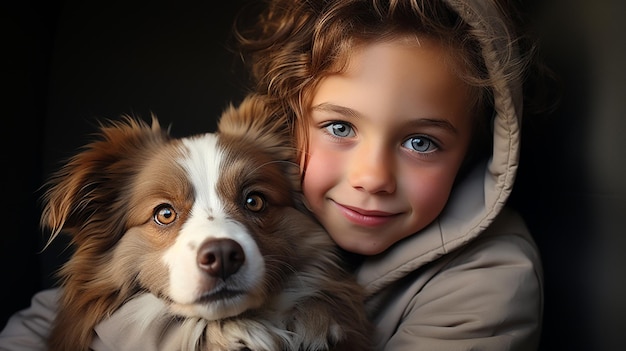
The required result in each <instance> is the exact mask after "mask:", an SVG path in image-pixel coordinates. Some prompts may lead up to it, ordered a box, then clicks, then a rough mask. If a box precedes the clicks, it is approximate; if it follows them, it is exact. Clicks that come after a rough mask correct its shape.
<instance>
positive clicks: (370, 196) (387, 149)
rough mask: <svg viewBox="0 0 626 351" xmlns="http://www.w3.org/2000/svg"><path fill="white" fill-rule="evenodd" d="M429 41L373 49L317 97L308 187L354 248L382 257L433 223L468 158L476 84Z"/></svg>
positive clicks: (315, 207)
mask: <svg viewBox="0 0 626 351" xmlns="http://www.w3.org/2000/svg"><path fill="white" fill-rule="evenodd" d="M420 43H421V45H417V44H416V43H415V42H411V43H408V41H406V40H405V41H400V40H398V41H392V42H385V43H374V44H370V45H367V46H364V47H363V48H362V49H361V50H358V51H356V52H354V53H353V54H352V57H351V59H350V61H349V66H348V69H347V70H346V71H345V72H344V73H342V74H336V75H331V76H328V77H326V78H324V79H323V80H322V81H321V82H320V84H319V85H318V86H317V89H316V90H315V92H314V94H313V99H312V104H311V107H310V110H309V116H308V117H309V121H310V125H309V137H310V139H309V150H308V151H309V155H308V157H309V158H308V163H307V168H306V170H305V175H304V179H303V191H304V195H305V197H306V199H307V202H308V205H309V208H310V209H311V210H312V211H313V212H314V214H315V215H316V217H317V218H318V219H319V220H320V221H321V223H322V224H323V225H324V227H325V228H326V229H327V230H328V232H329V233H330V235H331V237H332V238H333V239H334V240H335V241H336V242H337V244H339V246H341V247H342V248H344V249H346V250H348V251H351V252H355V253H359V254H364V255H375V254H378V253H380V252H382V251H384V250H386V249H387V248H389V247H390V246H391V245H392V244H394V243H396V242H398V241H399V240H401V239H403V238H405V237H408V236H410V235H412V234H414V233H416V232H417V231H419V230H421V229H423V228H424V227H426V226H427V225H428V224H429V223H431V222H432V221H433V220H434V219H435V218H436V217H437V216H438V215H439V213H440V212H441V211H442V209H443V207H444V206H445V204H446V201H447V200H448V196H449V194H450V190H451V188H452V185H453V182H454V179H455V176H456V174H457V171H458V170H459V167H460V165H461V163H462V161H463V157H464V156H465V154H466V151H467V148H468V144H469V141H470V138H471V130H472V117H473V116H472V108H471V106H472V104H471V103H470V98H469V88H468V86H467V85H466V84H465V83H463V82H462V81H461V80H460V79H459V78H458V77H457V76H456V75H454V74H453V72H451V70H450V65H449V57H448V56H446V53H445V51H444V50H443V49H442V48H441V47H440V46H439V45H438V44H437V42H436V41H434V40H430V39H428V38H424V39H422V38H420Z"/></svg>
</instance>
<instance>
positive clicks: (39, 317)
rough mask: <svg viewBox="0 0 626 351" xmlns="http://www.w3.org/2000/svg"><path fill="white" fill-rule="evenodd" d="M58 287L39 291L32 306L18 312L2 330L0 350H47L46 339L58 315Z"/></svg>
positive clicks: (33, 299)
mask: <svg viewBox="0 0 626 351" xmlns="http://www.w3.org/2000/svg"><path fill="white" fill-rule="evenodd" d="M58 297H59V290H58V289H49V290H44V291H41V292H38V293H37V294H35V295H34V296H33V298H32V300H31V305H30V307H28V308H26V309H24V310H21V311H18V312H16V313H15V314H14V315H13V316H11V318H10V319H9V321H8V322H7V325H6V326H5V327H4V329H3V330H2V332H0V350H2V351H22V350H24V351H25V350H29V351H36V350H46V349H47V347H46V339H47V337H48V334H49V333H50V328H51V325H52V321H53V320H54V317H55V315H56V308H57V300H58Z"/></svg>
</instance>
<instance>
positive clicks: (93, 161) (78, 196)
mask: <svg viewBox="0 0 626 351" xmlns="http://www.w3.org/2000/svg"><path fill="white" fill-rule="evenodd" d="M167 140H169V136H168V134H167V131H165V130H162V129H161V127H160V125H159V123H158V121H157V119H156V118H155V117H154V116H153V117H152V125H148V124H147V123H146V122H144V121H141V120H138V119H134V118H131V117H129V116H123V119H122V120H120V121H109V122H108V123H103V124H101V126H100V131H99V133H98V134H97V138H96V140H95V141H93V142H91V143H90V144H87V145H85V146H84V147H83V148H82V149H81V151H80V152H79V153H78V154H76V155H75V156H73V157H72V158H70V159H69V160H68V161H67V163H65V164H64V165H63V166H62V167H61V168H60V169H59V170H58V171H57V172H56V173H54V174H53V175H52V177H51V178H50V179H49V180H48V182H47V183H46V184H45V185H46V191H45V193H44V194H43V197H42V201H43V214H42V218H41V225H42V226H43V227H47V228H50V229H51V230H52V235H51V237H50V241H51V240H52V239H54V237H56V236H57V235H58V234H59V232H61V231H67V232H68V233H70V234H75V233H76V232H78V231H79V230H81V229H85V227H88V226H89V223H97V222H98V221H112V220H111V218H112V217H108V216H112V215H113V213H115V212H114V211H116V210H118V209H119V207H121V206H124V201H123V199H122V197H121V196H120V193H123V192H125V191H126V190H125V189H124V184H128V183H129V182H130V181H131V177H132V176H133V175H134V174H135V173H136V172H137V171H138V158H141V155H142V151H143V152H146V151H148V150H154V149H155V146H157V145H160V144H163V143H164V142H166V141H167ZM116 221H117V222H121V221H119V219H118V220H116ZM118 225H120V226H121V225H122V223H119V224H118Z"/></svg>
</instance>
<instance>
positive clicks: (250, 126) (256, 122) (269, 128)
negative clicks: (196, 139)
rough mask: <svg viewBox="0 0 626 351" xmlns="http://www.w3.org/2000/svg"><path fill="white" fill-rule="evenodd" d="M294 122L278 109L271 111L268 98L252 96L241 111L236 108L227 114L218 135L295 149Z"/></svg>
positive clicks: (229, 108) (230, 108) (242, 104)
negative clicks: (293, 139)
mask: <svg viewBox="0 0 626 351" xmlns="http://www.w3.org/2000/svg"><path fill="white" fill-rule="evenodd" d="M291 128H292V125H291V121H290V120H289V119H288V118H287V116H285V115H284V114H281V113H279V111H278V109H276V108H272V107H270V104H268V103H267V98H265V97H263V96H261V95H257V94H250V95H248V96H246V97H245V98H244V100H243V101H242V102H241V104H240V105H239V106H237V107H235V106H233V105H232V104H231V105H230V106H229V107H228V108H227V109H226V110H225V111H224V113H223V114H222V116H221V117H220V120H219V123H218V132H219V133H220V134H222V135H224V136H229V137H230V136H232V137H234V138H238V139H240V140H242V139H243V140H251V141H255V142H257V143H261V144H265V142H264V141H265V139H267V138H271V139H272V140H271V141H270V140H268V141H267V142H268V143H270V144H271V143H276V142H280V143H282V144H283V145H282V146H289V147H291V146H292V139H291V135H292V131H291Z"/></svg>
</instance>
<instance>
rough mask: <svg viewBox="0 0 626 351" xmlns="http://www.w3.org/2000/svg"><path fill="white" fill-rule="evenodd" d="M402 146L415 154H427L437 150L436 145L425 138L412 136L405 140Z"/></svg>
mask: <svg viewBox="0 0 626 351" xmlns="http://www.w3.org/2000/svg"><path fill="white" fill-rule="evenodd" d="M402 146H404V147H406V148H408V149H411V150H413V151H416V152H421V153H429V152H433V151H436V150H437V149H439V147H438V146H437V144H436V143H435V142H434V141H433V140H432V139H430V138H428V137H425V136H414V137H410V138H409V139H407V140H406V141H405V142H404V143H403V144H402Z"/></svg>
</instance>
